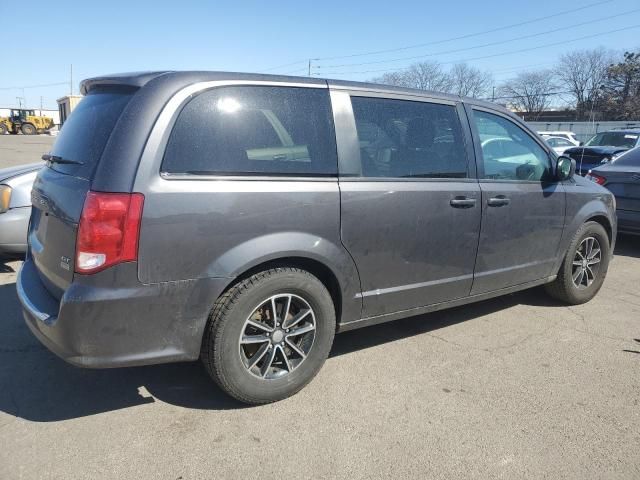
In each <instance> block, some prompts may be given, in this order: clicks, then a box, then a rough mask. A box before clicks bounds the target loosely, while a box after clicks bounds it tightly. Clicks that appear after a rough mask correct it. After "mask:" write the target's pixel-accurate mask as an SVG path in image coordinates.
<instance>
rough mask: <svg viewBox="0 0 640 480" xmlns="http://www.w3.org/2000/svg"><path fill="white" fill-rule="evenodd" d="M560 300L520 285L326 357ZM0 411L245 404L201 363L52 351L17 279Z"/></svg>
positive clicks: (9, 293)
mask: <svg viewBox="0 0 640 480" xmlns="http://www.w3.org/2000/svg"><path fill="white" fill-rule="evenodd" d="M521 303H526V304H532V305H545V306H550V307H553V306H561V305H560V304H558V303H555V302H553V301H552V300H548V299H547V298H546V297H545V296H544V295H543V294H541V293H540V292H539V291H537V290H530V291H525V292H520V293H517V294H512V295H507V296H504V297H500V298H496V299H492V300H487V301H484V302H479V303H477V304H474V305H473V306H467V307H458V308H454V309H449V310H447V311H446V312H444V311H442V312H436V313H431V314H426V315H419V316H415V317H411V318H406V319H402V320H398V321H395V322H390V323H386V324H382V325H376V326H372V327H368V328H366V329H364V330H354V331H350V332H345V333H343V334H340V335H338V336H336V339H335V343H334V346H333V349H332V351H331V355H330V356H331V357H339V356H340V355H344V354H347V353H352V352H355V351H358V350H362V349H366V348H371V347H374V346H377V345H382V344H385V343H388V342H393V341H395V340H398V339H401V338H408V337H412V336H414V335H420V334H423V333H426V332H429V331H432V330H436V329H439V328H443V327H446V326H449V325H454V324H456V323H460V322H465V321H467V320H469V319H472V318H475V317H477V316H481V315H487V314H490V313H493V312H496V311H499V310H503V309H505V308H509V307H512V306H514V305H517V304H521ZM0 305H1V306H2V309H1V310H0V411H2V412H5V413H7V414H9V415H12V416H15V417H20V418H24V419H26V420H29V421H34V422H53V421H60V420H67V419H71V418H78V417H84V416H88V415H96V414H99V413H103V412H109V411H113V410H118V409H123V408H129V407H134V406H137V405H144V404H147V403H153V402H155V401H162V402H166V403H170V404H172V405H176V406H181V407H185V408H192V409H205V410H226V409H240V408H246V405H244V404H241V403H239V402H237V401H235V400H233V399H231V398H230V397H228V396H227V395H225V394H224V393H223V392H222V391H221V390H220V389H219V388H218V387H217V386H216V385H215V384H214V383H213V382H212V381H211V380H210V378H209V376H208V375H207V373H206V372H205V370H204V368H203V367H202V366H201V364H200V363H199V362H192V363H177V364H167V365H157V366H148V367H130V368H119V369H107V370H90V369H83V368H78V367H74V366H72V365H69V364H67V363H65V362H64V361H63V360H61V359H59V358H58V357H56V356H55V355H54V354H52V353H50V352H49V351H48V350H47V349H46V348H45V347H43V346H42V345H41V344H40V343H39V342H38V340H36V338H35V337H34V336H33V335H32V334H31V332H30V331H29V330H28V328H27V327H26V325H25V324H24V322H23V319H22V316H21V313H20V308H19V302H18V299H17V296H16V293H15V284H14V283H10V284H6V285H1V286H0Z"/></svg>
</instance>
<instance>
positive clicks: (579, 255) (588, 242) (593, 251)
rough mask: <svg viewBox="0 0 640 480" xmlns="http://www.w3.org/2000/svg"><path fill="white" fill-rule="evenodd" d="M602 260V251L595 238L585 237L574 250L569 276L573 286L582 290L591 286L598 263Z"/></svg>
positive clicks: (598, 268)
mask: <svg viewBox="0 0 640 480" xmlns="http://www.w3.org/2000/svg"><path fill="white" fill-rule="evenodd" d="M601 260H602V250H601V248H600V242H598V239H597V238H595V237H587V238H585V239H584V240H582V242H580V245H579V246H578V248H577V249H576V254H575V255H574V257H573V267H572V270H571V276H572V278H573V284H574V285H575V286H576V287H577V288H578V289H579V290H583V289H585V288H588V287H590V286H591V284H592V283H593V281H594V280H595V279H596V276H597V275H598V271H599V270H600V261H601Z"/></svg>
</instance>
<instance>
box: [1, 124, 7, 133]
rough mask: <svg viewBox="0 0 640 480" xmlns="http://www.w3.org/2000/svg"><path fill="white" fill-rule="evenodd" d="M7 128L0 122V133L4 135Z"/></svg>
mask: <svg viewBox="0 0 640 480" xmlns="http://www.w3.org/2000/svg"><path fill="white" fill-rule="evenodd" d="M8 131H9V129H8V128H7V126H6V125H5V124H4V123H0V135H6V134H7V132H8Z"/></svg>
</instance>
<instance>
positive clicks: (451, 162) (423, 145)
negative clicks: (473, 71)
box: [351, 96, 467, 178]
mask: <svg viewBox="0 0 640 480" xmlns="http://www.w3.org/2000/svg"><path fill="white" fill-rule="evenodd" d="M351 104H352V105H353V114H354V117H355V120H356V129H357V132H358V142H359V145H360V161H361V165H362V176H364V177H402V178H412V177H414V178H466V177H467V153H466V149H465V145H464V141H463V139H462V129H461V125H460V120H459V118H458V113H457V112H456V108H455V107H454V106H453V105H442V104H438V103H427V102H414V101H408V100H395V99H388V98H369V97H355V96H354V97H352V98H351Z"/></svg>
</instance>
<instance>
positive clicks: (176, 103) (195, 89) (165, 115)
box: [133, 80, 338, 191]
mask: <svg viewBox="0 0 640 480" xmlns="http://www.w3.org/2000/svg"><path fill="white" fill-rule="evenodd" d="M228 86H265V87H294V88H315V89H320V90H329V87H328V86H327V84H326V82H325V83H322V84H308V83H297V82H278V81H267V80H213V81H210V82H197V83H194V84H192V85H188V86H186V87H184V88H182V89H181V90H179V91H178V92H176V93H175V94H174V95H173V96H172V97H171V99H170V100H169V101H168V102H167V103H166V105H165V106H164V107H163V108H162V110H161V112H160V115H158V118H157V120H156V122H155V124H154V126H153V128H152V130H151V133H150V134H149V138H148V139H147V144H146V145H145V148H144V151H143V153H142V156H141V158H140V164H139V166H138V171H137V173H136V179H135V182H134V186H133V188H134V190H135V191H142V190H141V189H144V188H145V185H146V184H147V181H146V180H145V179H153V178H160V179H162V180H169V179H168V178H167V176H166V172H161V170H160V168H161V166H162V158H163V157H164V151H165V148H166V146H167V143H168V141H169V136H170V134H171V131H172V130H173V126H174V125H175V122H176V120H177V118H178V115H179V114H180V112H181V111H182V109H183V108H184V106H185V105H186V104H187V103H188V102H189V101H190V100H191V99H192V98H193V97H195V96H196V95H199V94H201V93H203V92H205V91H208V90H212V89H215V88H220V87H228ZM163 173H165V174H164V175H163ZM183 177H184V178H180V180H186V181H192V180H228V181H233V180H243V181H244V180H266V179H272V178H273V179H277V180H283V179H285V178H290V179H295V180H303V181H304V180H308V179H309V178H311V177H305V176H304V175H287V176H282V177H280V176H274V175H262V176H256V175H251V174H249V175H246V176H244V175H240V176H230V175H187V176H183ZM318 178H321V177H318ZM337 178H338V176H337V174H336V175H333V176H330V177H329V176H328V177H326V178H323V180H325V181H327V180H329V181H333V182H335V181H337ZM177 179H178V178H172V179H171V180H177Z"/></svg>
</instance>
